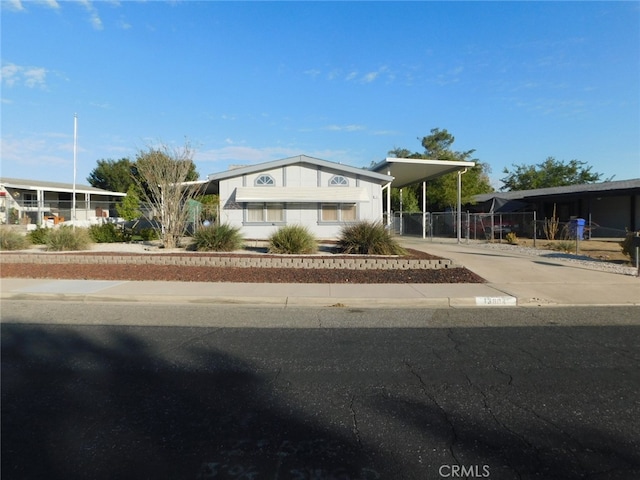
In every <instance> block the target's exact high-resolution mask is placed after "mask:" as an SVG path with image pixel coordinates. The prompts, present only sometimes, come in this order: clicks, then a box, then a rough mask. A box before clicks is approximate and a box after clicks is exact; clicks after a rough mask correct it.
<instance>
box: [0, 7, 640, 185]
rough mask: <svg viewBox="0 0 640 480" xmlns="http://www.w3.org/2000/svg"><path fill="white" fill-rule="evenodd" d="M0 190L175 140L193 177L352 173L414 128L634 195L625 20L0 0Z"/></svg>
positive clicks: (493, 12) (618, 10)
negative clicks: (189, 152) (629, 184)
mask: <svg viewBox="0 0 640 480" xmlns="http://www.w3.org/2000/svg"><path fill="white" fill-rule="evenodd" d="M1 15H2V19H1V22H2V25H1V26H2V33H1V35H2V37H1V41H2V50H1V62H2V92H1V100H2V103H1V108H2V112H1V113H2V118H1V122H2V123H1V127H2V132H1V141H2V148H1V161H2V164H1V167H2V169H1V171H0V173H1V175H2V176H4V177H14V178H28V179H36V180H52V181H60V182H68V183H71V182H72V181H73V118H74V114H75V113H77V115H78V162H77V179H78V183H84V184H86V183H87V182H86V177H87V176H88V175H89V173H90V172H91V170H93V168H95V166H96V162H97V160H99V159H114V160H116V159H119V158H123V157H129V158H131V159H133V158H134V157H135V154H136V152H137V151H138V150H140V149H144V148H146V147H148V146H152V145H157V144H158V143H159V142H162V143H165V144H167V145H170V146H180V145H183V144H184V142H185V138H186V139H188V140H189V141H190V143H191V145H192V146H193V147H194V148H195V150H196V154H195V157H194V160H195V162H196V165H197V169H198V172H199V173H200V176H201V178H203V177H205V176H206V175H207V174H210V173H214V172H219V171H222V170H226V169H227V167H228V165H230V164H251V163H258V162H263V161H269V160H275V159H280V158H285V157H288V156H293V155H299V154H306V155H310V156H315V157H318V158H322V159H325V160H331V161H336V162H342V163H345V164H349V165H352V166H357V167H362V166H369V165H370V164H371V162H378V161H380V160H382V159H383V158H385V157H386V156H387V154H388V151H389V150H391V149H394V148H407V149H409V150H411V151H420V150H421V149H422V147H421V145H420V140H419V139H421V138H422V137H423V136H425V135H428V134H429V133H430V130H431V129H432V128H440V129H447V130H448V131H449V132H450V133H452V134H453V135H454V136H455V138H456V141H455V143H454V145H453V148H454V149H455V150H461V151H463V150H465V151H466V150H470V149H475V150H476V152H475V155H474V156H475V157H476V158H478V159H479V160H480V161H482V162H486V163H488V164H489V165H490V166H491V169H492V173H491V178H492V181H493V183H494V186H496V187H499V185H500V184H499V182H498V179H499V178H501V177H503V176H504V175H503V173H502V170H503V169H504V168H505V167H508V168H510V167H511V165H512V164H537V163H541V162H543V161H544V160H545V159H546V158H547V157H549V156H553V157H555V158H556V159H558V160H563V161H569V160H571V159H577V160H580V161H584V162H587V163H588V164H589V165H591V166H592V167H593V170H594V171H596V172H600V173H602V174H603V175H604V177H603V179H604V178H609V177H614V178H615V179H616V180H622V179H628V178H640V102H639V99H640V4H639V3H638V2H558V3H556V2H539V3H538V2H470V3H467V2H442V3H440V2H282V3H271V2H246V3H245V2H205V1H200V2H195V1H185V2H180V1H171V2H160V1H148V2H133V1H93V2H91V1H88V0H85V1H73V2H61V1H56V0H48V1H39V2H36V1H18V0H14V1H5V0H2V10H1Z"/></svg>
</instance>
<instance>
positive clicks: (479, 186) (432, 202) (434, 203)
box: [389, 128, 493, 211]
mask: <svg viewBox="0 0 640 480" xmlns="http://www.w3.org/2000/svg"><path fill="white" fill-rule="evenodd" d="M454 141H455V137H454V136H453V135H451V133H449V132H448V131H447V130H446V129H443V130H440V129H439V128H434V129H432V130H431V134H430V135H427V136H425V137H423V138H422V140H421V144H422V147H423V148H424V151H423V152H413V153H411V152H410V151H409V150H407V149H404V148H395V149H393V150H391V151H390V152H389V154H390V155H392V156H395V157H398V158H424V159H430V160H449V161H467V162H469V161H473V162H474V163H475V166H474V167H472V168H469V169H468V170H467V172H466V173H465V174H464V175H463V177H462V179H463V180H462V192H461V196H462V202H463V203H471V201H472V197H473V196H474V195H478V194H481V193H489V192H492V191H493V187H491V182H490V180H489V173H490V171H491V169H490V167H489V165H488V164H487V163H484V162H480V161H479V160H478V159H477V158H472V156H473V153H474V152H475V150H468V151H464V152H459V151H455V150H452V149H451V147H452V145H453V143H454ZM408 188H409V189H411V190H413V192H414V193H415V197H416V199H418V202H419V205H421V199H422V188H421V185H420V184H416V185H410V186H409V187H408ZM403 194H404V189H403ZM392 198H393V196H392ZM457 202H458V174H457V173H450V174H447V175H443V176H442V177H439V178H436V179H434V180H431V181H429V182H428V185H427V202H426V203H427V210H430V211H439V210H445V209H446V208H455V206H456V205H457Z"/></svg>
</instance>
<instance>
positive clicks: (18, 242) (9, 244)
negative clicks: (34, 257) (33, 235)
mask: <svg viewBox="0 0 640 480" xmlns="http://www.w3.org/2000/svg"><path fill="white" fill-rule="evenodd" d="M29 243H30V242H29V239H28V238H27V237H26V236H25V235H23V234H22V233H20V232H15V231H13V230H12V229H10V228H8V227H0V250H24V249H25V248H28V247H29Z"/></svg>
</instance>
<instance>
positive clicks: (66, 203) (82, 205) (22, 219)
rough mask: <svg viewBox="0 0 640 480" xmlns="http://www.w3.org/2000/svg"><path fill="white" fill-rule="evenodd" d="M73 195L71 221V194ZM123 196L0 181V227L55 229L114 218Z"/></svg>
mask: <svg viewBox="0 0 640 480" xmlns="http://www.w3.org/2000/svg"><path fill="white" fill-rule="evenodd" d="M74 191H75V199H76V202H75V219H74V218H72V217H73V210H74V208H73V207H74V205H73V193H74ZM125 196H126V193H120V192H110V191H107V190H102V189H99V188H94V187H89V186H85V185H76V187H75V189H74V186H73V185H72V184H66V183H55V182H44V181H37V180H23V179H16V178H0V223H1V224H7V223H14V224H15V223H19V224H36V225H47V224H49V225H57V224H59V223H62V222H64V221H70V220H77V221H79V222H91V221H95V220H97V219H102V218H106V217H116V216H117V215H116V212H115V205H116V203H117V202H118V201H120V199H121V198H122V197H125Z"/></svg>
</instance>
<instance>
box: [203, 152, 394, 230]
mask: <svg viewBox="0 0 640 480" xmlns="http://www.w3.org/2000/svg"><path fill="white" fill-rule="evenodd" d="M392 180H393V177H391V176H389V175H384V174H381V173H376V172H372V171H370V170H365V169H361V168H356V167H350V166H347V165H342V164H339V163H334V162H329V161H326V160H320V159H317V158H312V157H308V156H305V155H299V156H296V157H291V158H285V159H283V160H276V161H271V162H266V163H261V164H258V165H250V166H243V167H236V168H232V169H231V170H228V171H225V172H222V173H216V174H212V175H209V177H208V179H207V180H205V181H203V182H197V183H201V184H202V185H203V191H204V192H206V193H215V194H218V195H219V196H220V221H221V222H222V223H228V224H230V225H232V226H234V227H239V228H241V230H242V233H243V235H244V237H245V238H247V239H266V238H268V237H269V236H270V235H271V234H272V233H274V232H275V231H276V230H277V229H278V228H279V227H281V226H283V225H304V226H306V227H307V228H308V229H309V230H310V231H311V233H313V235H315V236H316V237H317V238H319V239H335V238H337V237H338V236H339V233H340V230H341V228H342V227H343V225H345V224H348V223H350V222H356V221H362V220H368V221H382V218H383V212H382V206H383V202H382V191H383V189H384V188H388V187H389V185H390V184H391V181H392ZM194 183H195V182H194Z"/></svg>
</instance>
